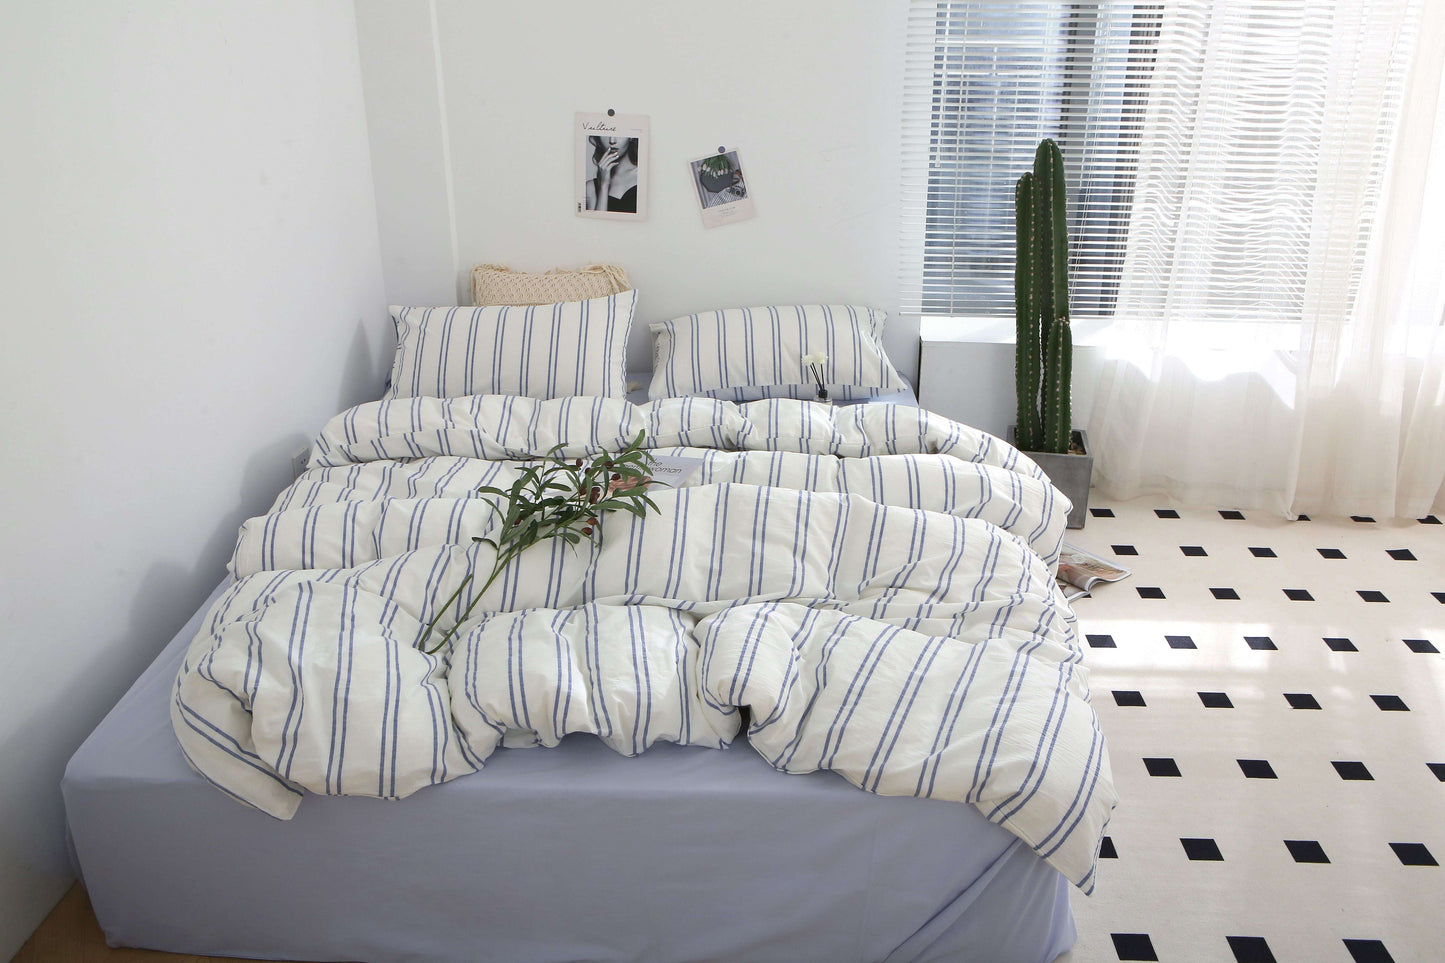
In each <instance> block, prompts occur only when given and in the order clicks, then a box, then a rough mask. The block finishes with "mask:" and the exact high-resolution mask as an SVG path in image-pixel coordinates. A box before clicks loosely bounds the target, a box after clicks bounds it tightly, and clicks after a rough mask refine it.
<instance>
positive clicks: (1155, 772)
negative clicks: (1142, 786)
mask: <svg viewBox="0 0 1445 963" xmlns="http://www.w3.org/2000/svg"><path fill="white" fill-rule="evenodd" d="M1144 768H1145V769H1147V770H1149V775H1151V776H1178V775H1180V772H1179V763H1177V762H1175V761H1174V760H1173V759H1171V758H1169V757H1168V756H1156V757H1146V758H1145V760H1144Z"/></svg>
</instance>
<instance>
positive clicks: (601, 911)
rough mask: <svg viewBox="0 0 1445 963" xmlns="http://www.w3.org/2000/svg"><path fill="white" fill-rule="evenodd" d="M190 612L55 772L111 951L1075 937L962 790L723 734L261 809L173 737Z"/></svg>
mask: <svg viewBox="0 0 1445 963" xmlns="http://www.w3.org/2000/svg"><path fill="white" fill-rule="evenodd" d="M217 591H218V592H219V589H218V590H217ZM207 607H209V603H208V606H207ZM203 611H204V610H203ZM200 615H201V613H197V615H196V618H194V619H193V620H192V623H191V624H190V625H187V626H186V628H184V629H182V631H181V632H180V634H179V635H178V636H177V637H176V638H175V640H173V641H172V642H171V644H170V645H169V646H167V647H166V649H165V651H164V652H162V653H161V655H160V656H159V657H158V658H157V659H156V661H155V662H154V663H153V664H152V665H151V666H150V668H149V669H147V670H146V672H145V674H144V675H142V676H141V678H140V679H139V680H138V681H137V682H136V683H135V685H134V686H133V687H132V688H131V690H130V691H129V692H128V693H127V694H126V695H125V697H124V698H123V699H122V700H121V701H120V703H119V704H117V706H116V707H115V709H114V710H113V711H112V712H111V713H110V715H109V716H107V717H106V719H105V721H104V722H102V723H101V725H100V726H99V727H98V728H97V729H96V731H95V732H94V733H93V734H92V735H91V736H90V738H89V739H87V740H86V742H85V743H84V744H83V745H82V746H81V748H80V749H79V750H78V751H77V752H76V754H75V756H74V757H73V758H72V759H71V761H70V765H69V767H68V768H67V770H66V773H65V778H64V784H63V789H64V796H65V804H66V812H67V816H68V819H69V826H70V832H71V838H72V845H73V851H74V854H75V857H76V860H77V867H78V870H79V871H80V872H81V874H82V875H83V877H84V880H85V884H86V887H87V889H88V890H89V893H90V898H91V901H92V903H93V904H94V906H95V911H96V915H97V917H98V918H99V920H100V923H101V926H102V927H103V929H104V930H105V933H106V938H107V940H108V941H109V942H110V943H112V944H113V945H126V946H139V947H149V948H154V949H161V950H170V951H173V952H180V953H194V954H201V955H213V956H245V957H257V958H271V959H277V958H280V959H292V960H375V961H391V960H458V961H461V960H466V961H479V960H498V961H507V963H524V961H533V960H536V961H544V960H546V961H552V960H646V961H661V960H703V959H725V960H777V961H807V960H818V961H830V963H832V961H846V960H859V961H866V960H890V961H902V960H979V961H987V963H1009V961H1034V963H1037V961H1046V960H1052V959H1053V958H1054V957H1055V956H1057V955H1058V954H1059V953H1061V952H1063V951H1064V950H1066V949H1068V948H1069V946H1071V945H1072V944H1073V941H1074V934H1075V931H1074V923H1073V917H1072V915H1071V913H1070V910H1069V890H1070V886H1069V884H1068V883H1067V882H1066V881H1065V880H1064V878H1063V877H1062V876H1061V875H1060V874H1059V873H1058V872H1057V871H1055V870H1054V869H1052V868H1051V867H1049V866H1047V865H1045V864H1044V863H1043V862H1042V861H1041V860H1040V859H1039V858H1038V857H1037V856H1035V855H1034V853H1033V852H1032V851H1031V850H1029V849H1028V847H1026V846H1024V845H1023V844H1022V843H1021V842H1019V841H1018V840H1016V839H1014V838H1013V837H1012V836H1010V835H1009V834H1008V833H1006V832H1004V831H1003V830H1001V829H999V828H997V827H995V826H993V825H991V824H990V823H988V822H987V821H985V820H984V818H983V817H982V816H981V815H979V813H978V812H976V811H975V810H974V809H972V808H971V807H968V806H962V805H959V804H956V803H950V802H943V801H936V800H925V799H914V798H899V797H881V796H874V795H871V794H869V793H866V792H863V791H861V790H859V789H855V788H854V787H852V786H850V785H848V784H847V783H846V782H844V781H843V780H842V779H841V778H839V777H838V776H835V775H833V774H830V773H814V774H811V775H807V776H793V775H787V774H784V773H781V772H778V771H776V770H774V769H772V768H771V767H770V766H769V765H768V764H767V763H766V762H764V761H763V760H762V759H761V758H760V757H759V756H758V755H757V754H756V753H754V752H753V751H752V750H751V749H750V748H749V747H748V746H747V745H746V743H743V742H740V743H738V744H736V745H734V747H733V748H732V749H729V750H723V751H717V750H708V749H694V748H683V747H678V746H671V745H660V746H657V747H655V748H653V749H651V750H649V751H648V752H646V753H644V754H643V755H641V756H638V757H635V758H631V759H628V758H624V757H622V756H618V755H615V754H614V753H612V752H611V751H610V750H608V749H607V748H605V747H604V746H603V745H602V744H601V743H600V742H598V741H597V740H596V739H594V738H592V737H570V738H568V739H567V740H565V741H564V742H563V743H562V745H561V746H559V747H558V748H556V749H531V750H500V751H499V752H498V753H497V754H496V755H495V756H494V757H493V758H492V759H491V760H489V761H488V763H487V766H486V768H485V769H483V770H482V771H481V772H480V773H477V774H475V775H471V776H466V777H463V778H461V779H458V780H456V781H455V782H451V783H447V784H445V785H441V786H435V787H432V788H429V789H425V790H423V791H421V792H419V793H417V794H416V795H414V796H412V797H410V798H409V799H406V800H402V801H400V802H385V801H381V800H375V799H366V798H358V797H344V798H342V797H308V798H307V799H306V800H305V801H303V803H302V804H301V809H300V812H299V813H298V814H297V816H296V818H295V819H294V820H292V821H290V822H281V821H278V820H274V819H271V818H270V817H268V816H264V815H262V814H260V813H259V812H256V811H254V810H250V809H246V808H244V807H242V806H241V805H239V804H237V803H235V802H233V801H231V800H230V799H228V798H226V797H225V796H223V795H222V794H221V793H220V792H219V791H217V790H216V789H214V788H212V787H211V786H209V785H208V784H206V783H205V782H203V781H202V780H201V778H200V777H199V776H197V775H196V774H195V773H194V772H192V771H191V769H190V768H189V767H188V766H187V764H186V762H185V760H184V758H183V757H182V755H181V752H180V749H179V747H178V745H177V743H176V740H175V736H174V734H173V733H172V731H171V723H170V718H169V714H168V711H169V710H168V696H169V692H170V687H171V684H172V682H173V680H174V677H175V673H176V669H177V667H178V664H179V660H180V657H181V653H182V650H183V649H184V647H185V646H186V645H187V644H188V643H189V641H190V639H191V637H192V635H193V634H194V632H195V629H196V625H197V624H198V622H199V620H200Z"/></svg>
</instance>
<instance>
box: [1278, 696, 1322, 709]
mask: <svg viewBox="0 0 1445 963" xmlns="http://www.w3.org/2000/svg"><path fill="white" fill-rule="evenodd" d="M1284 697H1285V700H1286V701H1288V702H1289V704H1290V708H1292V709H1318V708H1319V707H1320V704H1319V700H1317V699H1316V698H1315V697H1314V696H1312V695H1310V694H1309V693H1308V692H1286V693H1285V694H1284Z"/></svg>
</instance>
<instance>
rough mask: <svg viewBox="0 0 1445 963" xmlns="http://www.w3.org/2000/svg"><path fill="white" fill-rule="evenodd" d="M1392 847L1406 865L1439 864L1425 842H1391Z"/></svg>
mask: <svg viewBox="0 0 1445 963" xmlns="http://www.w3.org/2000/svg"><path fill="white" fill-rule="evenodd" d="M1390 848H1391V849H1393V850H1394V851H1395V855H1396V856H1398V857H1399V858H1400V862H1401V864H1403V865H1405V866H1439V865H1440V864H1439V863H1438V862H1436V860H1435V857H1434V855H1433V854H1432V853H1431V852H1430V850H1428V849H1426V848H1425V844H1424V843H1391V844H1390Z"/></svg>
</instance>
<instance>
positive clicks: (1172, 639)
mask: <svg viewBox="0 0 1445 963" xmlns="http://www.w3.org/2000/svg"><path fill="white" fill-rule="evenodd" d="M1164 641H1165V642H1168V643H1169V648H1171V649H1197V648H1199V646H1197V645H1195V644H1194V637H1193V636H1191V635H1166V636H1164Z"/></svg>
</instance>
